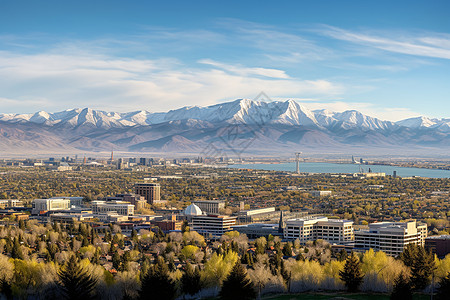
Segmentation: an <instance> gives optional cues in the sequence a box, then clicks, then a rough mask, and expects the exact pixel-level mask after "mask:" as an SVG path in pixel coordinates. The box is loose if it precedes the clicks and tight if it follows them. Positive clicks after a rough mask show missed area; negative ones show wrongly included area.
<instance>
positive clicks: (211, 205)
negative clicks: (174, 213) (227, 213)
mask: <svg viewBox="0 0 450 300" xmlns="http://www.w3.org/2000/svg"><path fill="white" fill-rule="evenodd" d="M193 203H194V204H195V205H197V206H198V207H199V208H200V209H201V210H202V211H203V212H205V213H207V214H220V213H221V210H222V209H225V201H220V200H202V201H194V202H193Z"/></svg>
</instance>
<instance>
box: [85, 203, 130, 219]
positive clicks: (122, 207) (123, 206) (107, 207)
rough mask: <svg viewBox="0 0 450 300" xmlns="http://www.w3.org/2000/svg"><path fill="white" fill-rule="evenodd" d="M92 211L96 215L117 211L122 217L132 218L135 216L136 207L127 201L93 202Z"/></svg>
mask: <svg viewBox="0 0 450 300" xmlns="http://www.w3.org/2000/svg"><path fill="white" fill-rule="evenodd" d="M92 211H93V212H94V214H102V213H107V212H113V211H115V212H117V214H119V215H122V216H131V215H133V214H134V205H133V204H131V203H129V202H125V201H92Z"/></svg>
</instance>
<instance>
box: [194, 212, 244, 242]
mask: <svg viewBox="0 0 450 300" xmlns="http://www.w3.org/2000/svg"><path fill="white" fill-rule="evenodd" d="M234 225H236V217H229V216H218V215H209V216H204V215H197V216H192V221H191V228H192V230H195V231H197V232H198V233H200V234H202V235H208V234H211V235H212V236H213V237H220V236H221V235H222V234H224V233H225V232H227V231H230V230H231V227H232V226H234Z"/></svg>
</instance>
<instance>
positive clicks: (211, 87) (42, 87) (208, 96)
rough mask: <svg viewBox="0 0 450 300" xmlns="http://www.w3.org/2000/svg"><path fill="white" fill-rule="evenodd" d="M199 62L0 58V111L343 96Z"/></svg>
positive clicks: (272, 75)
mask: <svg viewBox="0 0 450 300" xmlns="http://www.w3.org/2000/svg"><path fill="white" fill-rule="evenodd" d="M59 52H61V51H59ZM201 62H202V64H200V65H199V67H198V68H192V67H191V68H188V67H185V66H180V65H179V64H173V63H170V62H169V63H167V60H144V59H131V58H118V57H112V56H108V55H103V54H100V53H87V52H84V51H79V52H77V51H73V49H71V51H70V53H69V54H64V53H59V54H55V53H53V52H50V53H47V52H46V53H40V54H32V55H26V54H23V55H20V54H14V53H10V52H2V53H0V78H2V81H0V90H1V91H2V95H1V96H2V97H4V98H5V99H9V100H8V102H6V101H1V102H0V110H1V111H2V112H8V111H9V112H11V110H14V111H12V112H33V111H37V110H50V111H55V110H62V109H67V108H72V107H92V108H97V109H104V110H120V111H131V110H138V109H146V110H150V111H166V110H169V109H174V108H179V107H181V106H185V105H191V104H197V105H208V104H213V103H217V102H220V101H224V100H231V99H235V98H244V97H246V98H253V97H254V96H255V95H257V94H258V93H259V92H260V91H265V92H266V93H267V94H269V95H273V96H280V97H289V96H293V95H304V96H305V97H319V96H320V97H325V98H328V97H335V96H336V95H339V94H341V93H342V92H343V91H344V88H343V87H342V86H340V85H339V84H337V83H334V82H330V81H328V80H325V79H320V80H300V79H297V78H291V77H289V76H288V75H287V74H286V73H285V72H284V71H283V70H277V69H266V68H249V67H246V66H241V65H227V64H223V63H220V62H215V61H212V60H202V61H201ZM205 63H206V64H205ZM24 108H26V111H24ZM18 110H20V111H18Z"/></svg>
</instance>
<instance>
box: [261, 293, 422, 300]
mask: <svg viewBox="0 0 450 300" xmlns="http://www.w3.org/2000/svg"><path fill="white" fill-rule="evenodd" d="M263 299H264V300H328V299H330V300H331V299H335V300H338V299H339V300H346V299H352V300H389V295H387V294H362V293H359V294H345V293H336V294H330V293H315V294H309V293H308V294H296V295H295V294H293V295H274V296H267V297H263ZM413 299H414V300H426V299H430V295H424V294H414V297H413Z"/></svg>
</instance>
